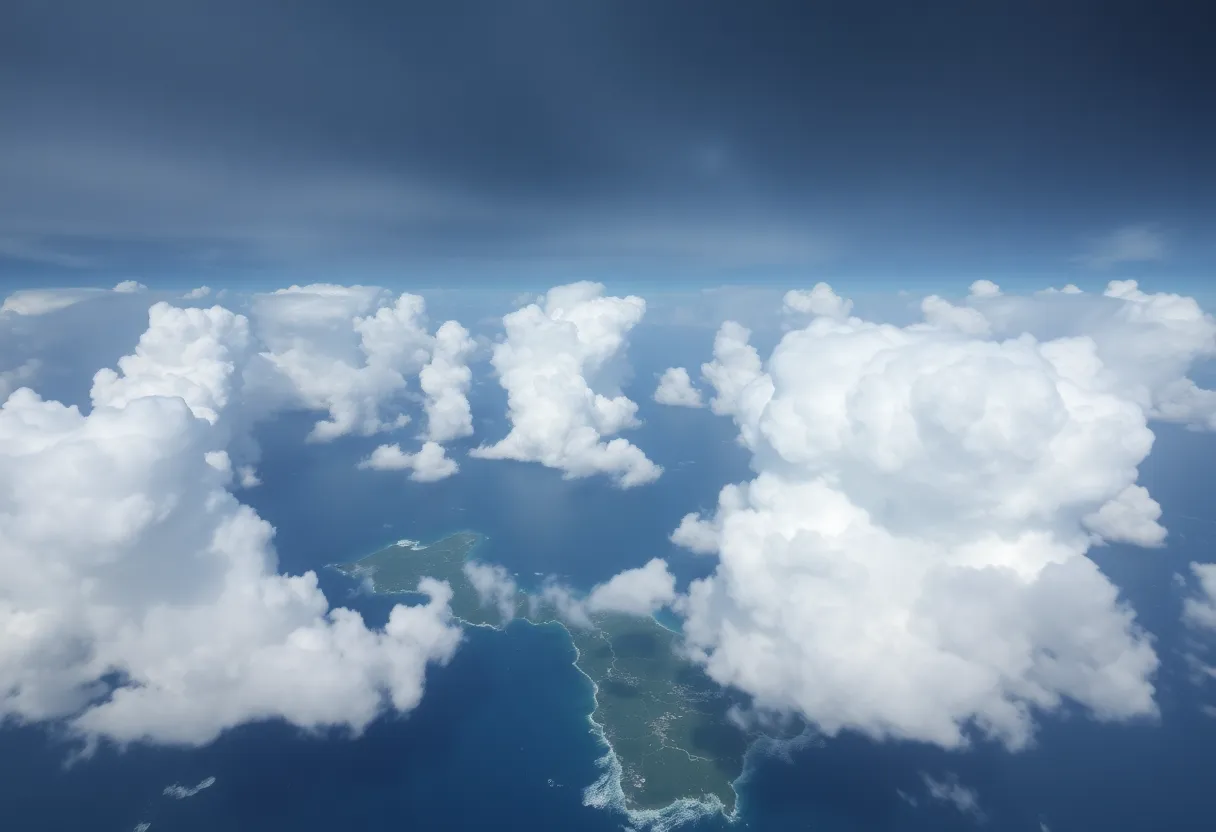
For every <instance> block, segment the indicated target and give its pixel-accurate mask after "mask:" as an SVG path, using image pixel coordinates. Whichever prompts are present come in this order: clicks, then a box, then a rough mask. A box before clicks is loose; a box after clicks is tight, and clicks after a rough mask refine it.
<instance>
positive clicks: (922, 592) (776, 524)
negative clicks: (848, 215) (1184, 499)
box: [673, 283, 1213, 748]
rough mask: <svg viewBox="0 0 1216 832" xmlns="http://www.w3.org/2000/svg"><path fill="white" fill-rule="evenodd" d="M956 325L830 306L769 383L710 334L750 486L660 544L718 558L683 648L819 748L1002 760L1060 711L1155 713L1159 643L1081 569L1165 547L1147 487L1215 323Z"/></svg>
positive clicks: (1043, 310) (1180, 315)
mask: <svg viewBox="0 0 1216 832" xmlns="http://www.w3.org/2000/svg"><path fill="white" fill-rule="evenodd" d="M939 300H940V299H939ZM941 303H942V304H946V303H947V302H946V301H942V302H941ZM951 306H952V309H945V307H944V306H943V305H938V304H930V305H929V308H928V309H926V318H927V320H926V321H925V322H923V323H918V324H913V325H911V326H908V327H896V326H891V325H885V324H878V323H872V322H868V321H863V320H860V319H857V318H848V319H845V318H842V317H840V316H839V315H838V314H837V313H836V311H835V309H833V308H828V309H826V310H825V314H822V315H817V316H815V317H814V319H813V320H811V321H810V323H809V324H808V325H807V326H806V327H805V328H803V329H799V330H795V331H792V332H788V333H787V334H786V335H785V336H784V337H783V338H782V340H781V342H780V343H779V345H778V346H777V347H776V349H775V350H774V351H773V354H772V356H771V357H770V358H769V359H768V360H767V362H761V361H760V358H759V356H758V354H757V353H756V351H755V350H754V349H753V348H752V347H751V346H750V345H749V344H748V333H747V331H746V330H745V329H744V328H742V327H740V326H738V325H735V324H731V323H727V324H725V325H723V327H722V329H721V331H720V332H719V335H718V338H717V339H716V341H715V351H714V360H713V361H712V362H710V363H709V364H706V365H705V367H704V368H703V372H704V374H705V377H706V378H707V380H709V381H710V383H711V384H713V386H714V389H715V392H716V396H715V398H714V403H713V404H714V410H715V412H718V413H722V414H726V415H730V416H731V417H732V418H733V419H734V421H735V422H736V424H737V426H738V428H739V433H740V440H741V442H743V444H744V445H745V446H746V447H747V448H748V449H749V450H750V451H751V453H752V468H753V469H754V470H755V471H756V477H755V478H754V479H753V480H752V481H750V482H747V483H742V484H737V485H730V486H727V487H726V488H724V489H723V491H722V494H721V496H720V499H719V505H718V507H717V509H716V511H715V512H713V513H712V514H711V515H710V516H707V517H700V516H697V515H690V516H689V517H686V518H684V520H683V521H682V522H681V524H680V528H679V529H677V530H676V531H675V532H674V533H673V540H675V542H677V543H680V544H682V545H686V546H688V547H689V548H692V549H694V550H697V551H703V552H707V551H709V552H712V551H716V552H717V554H718V559H719V562H718V566H717V569H716V571H715V572H714V574H713V575H712V576H710V577H709V578H707V579H705V580H702V581H695V582H693V584H692V586H691V587H690V589H689V595H688V600H687V603H686V604H683V605H681V608H682V610H683V612H684V615H685V633H686V636H687V639H688V642H689V645H690V647H691V648H692V650H693V653H694V655H695V656H696V657H697V658H699V660H700V661H702V662H703V663H704V664H705V666H706V668H707V671H708V672H709V673H710V675H711V676H712V677H713V678H715V679H716V680H717V681H719V682H720V683H722V684H727V685H733V686H735V687H737V688H739V689H741V690H743V691H745V692H747V693H749V694H751V695H752V697H753V700H754V704H755V706H756V707H757V708H758V709H760V710H762V711H777V712H786V713H789V712H792V713H797V714H801V715H802V716H804V717H806V718H807V719H809V720H810V721H811V722H813V723H814V724H816V725H817V726H818V727H819V728H820V729H821V730H823V731H825V732H826V733H829V734H830V733H835V732H838V731H841V730H846V729H849V730H856V731H860V732H863V733H865V734H868V735H870V736H873V737H894V738H901V739H912V740H919V741H924V742H930V743H935V744H938V745H942V746H945V747H955V746H959V745H962V744H965V743H966V742H967V739H968V735H969V733H970V732H972V731H975V732H978V733H981V734H985V735H987V736H989V737H992V738H994V739H996V740H998V741H1001V742H1004V743H1005V744H1006V745H1008V746H1010V747H1012V748H1018V747H1022V746H1024V745H1025V744H1026V743H1027V742H1029V741H1030V740H1031V738H1032V736H1033V730H1034V717H1035V714H1036V713H1041V712H1049V711H1052V710H1055V709H1057V708H1059V707H1060V706H1061V704H1062V703H1063V702H1064V701H1065V700H1072V701H1074V702H1076V703H1079V704H1081V705H1082V706H1084V707H1085V708H1087V709H1088V710H1089V711H1090V712H1091V713H1092V714H1093V715H1095V716H1096V717H1098V718H1100V719H1109V720H1117V719H1129V718H1135V717H1145V716H1153V715H1155V713H1156V706H1155V702H1154V687H1153V677H1154V673H1155V671H1156V668H1157V664H1158V661H1157V657H1156V654H1155V652H1154V650H1153V646H1152V643H1151V640H1150V639H1149V638H1148V636H1147V635H1146V634H1145V633H1144V632H1143V631H1142V630H1141V629H1140V628H1139V627H1138V625H1137V624H1136V622H1135V618H1134V613H1133V612H1132V610H1131V609H1130V608H1129V607H1128V606H1127V605H1126V604H1125V603H1124V602H1123V601H1122V600H1121V599H1120V598H1119V595H1118V591H1117V589H1116V588H1115V587H1114V585H1113V584H1111V583H1110V581H1109V580H1108V579H1107V578H1106V577H1105V576H1104V575H1103V574H1102V573H1101V572H1100V571H1099V570H1098V568H1097V567H1096V566H1095V565H1094V563H1093V562H1092V561H1091V560H1090V559H1089V558H1088V557H1087V556H1086V553H1087V551H1088V549H1089V547H1090V546H1092V545H1093V544H1094V543H1096V542H1101V541H1104V540H1122V541H1127V542H1131V543H1136V544H1139V545H1159V544H1160V543H1161V542H1162V541H1163V539H1164V537H1165V530H1164V529H1163V528H1162V527H1161V526H1160V525H1159V523H1158V522H1157V521H1158V519H1159V517H1160V507H1159V506H1158V505H1157V503H1156V502H1155V501H1154V500H1153V499H1152V497H1151V495H1150V494H1149V493H1148V492H1147V490H1145V489H1144V488H1143V487H1142V486H1141V485H1139V484H1138V483H1137V482H1136V480H1137V467H1138V465H1139V464H1140V463H1141V462H1142V461H1143V459H1144V458H1145V456H1146V455H1147V454H1148V452H1149V450H1150V448H1151V446H1152V442H1153V434H1152V432H1151V430H1149V428H1148V421H1149V420H1150V419H1154V418H1179V419H1181V418H1183V414H1179V413H1171V412H1170V411H1169V410H1168V409H1167V408H1166V407H1164V406H1163V402H1176V401H1177V399H1176V398H1171V395H1172V391H1174V390H1175V389H1176V387H1177V385H1178V384H1179V383H1180V380H1183V379H1185V376H1186V372H1187V371H1188V369H1189V368H1190V366H1191V364H1192V363H1193V362H1195V361H1196V360H1198V359H1200V358H1202V357H1205V356H1206V355H1208V354H1210V351H1211V349H1212V348H1213V344H1212V342H1211V339H1212V332H1213V330H1212V321H1211V318H1210V317H1209V316H1206V315H1204V314H1203V313H1202V312H1201V311H1200V310H1199V309H1198V306H1197V305H1196V304H1195V303H1194V302H1193V301H1191V300H1190V299H1186V298H1179V297H1177V296H1172V295H1149V294H1145V293H1143V292H1141V291H1140V290H1139V289H1138V287H1136V286H1135V285H1134V284H1131V285H1128V284H1126V283H1114V284H1112V285H1111V287H1110V288H1109V289H1108V291H1107V293H1106V294H1105V295H1104V296H1090V295H1080V294H1073V293H1057V294H1053V295H1037V296H1034V297H1031V298H1020V297H1011V296H1008V295H1004V294H1001V293H1000V291H999V288H998V287H996V286H995V285H991V286H985V287H983V288H982V289H981V290H980V291H978V292H977V291H975V289H974V288H973V290H972V293H971V296H970V297H969V298H968V299H967V300H966V301H965V304H964V305H963V306H959V307H953V305H951ZM957 310H966V311H963V312H958V311H957ZM977 316H982V318H983V319H984V321H986V323H987V325H986V326H982V325H980V323H979V317H977ZM1205 415H1206V414H1204V413H1194V412H1188V413H1186V414H1185V417H1186V419H1187V420H1188V421H1193V422H1200V423H1202V422H1203V421H1204V416H1205ZM883 692H889V693H883Z"/></svg>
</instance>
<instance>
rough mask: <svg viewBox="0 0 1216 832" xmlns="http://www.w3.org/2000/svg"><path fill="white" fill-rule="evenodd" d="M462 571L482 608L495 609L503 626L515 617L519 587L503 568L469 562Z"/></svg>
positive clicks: (495, 565)
mask: <svg viewBox="0 0 1216 832" xmlns="http://www.w3.org/2000/svg"><path fill="white" fill-rule="evenodd" d="M463 569H464V574H465V577H467V578H468V579H469V583H471V584H472V585H473V589H474V590H476V592H477V597H478V598H479V599H480V600H481V604H482V606H493V607H496V608H497V609H498V614H499V615H501V616H502V622H503V623H504V624H506V623H507V622H509V621H510V620H511V619H512V618H514V617H515V607H516V602H517V598H518V593H519V587H518V586H517V585H516V583H515V579H514V578H512V577H511V575H510V573H509V572H507V570H506V569H505V568H504V567H502V566H498V565H497V564H490V563H482V562H481V561H476V560H470V561H466V562H465V564H464V567H463Z"/></svg>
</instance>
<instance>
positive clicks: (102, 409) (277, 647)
mask: <svg viewBox="0 0 1216 832" xmlns="http://www.w3.org/2000/svg"><path fill="white" fill-rule="evenodd" d="M247 347H248V326H247V322H246V321H245V319H244V318H243V317H241V316H239V315H234V314H232V313H231V312H228V311H227V310H223V309H220V308H218V307H216V308H213V309H207V310H200V309H190V310H181V309H174V308H172V307H169V306H166V305H163V304H158V305H157V306H154V307H153V308H152V310H151V313H150V324H149V329H148V331H147V332H146V333H145V334H144V336H143V337H142V338H141V339H140V343H139V346H138V347H137V348H136V351H135V353H134V354H133V355H130V356H127V357H125V358H124V359H123V360H122V361H120V362H119V368H118V371H111V370H103V371H101V372H99V373H98V374H97V376H96V379H95V383H94V386H93V391H92V400H93V402H92V403H93V408H92V410H91V411H90V412H89V413H88V415H84V414H82V413H80V412H79V411H78V410H77V408H75V407H67V406H64V405H63V404H60V403H59V402H55V401H44V400H43V399H41V398H40V397H39V396H38V395H37V394H36V393H34V392H33V391H32V390H29V389H27V388H22V389H19V390H17V391H16V392H14V393H13V394H12V395H11V396H10V397H9V398H8V400H7V401H6V402H5V403H4V405H3V407H2V408H0V517H2V518H4V520H3V522H2V523H0V570H3V572H4V574H5V575H6V576H8V577H7V578H6V580H5V581H4V582H3V585H2V586H0V632H3V633H4V634H5V636H4V638H3V639H2V640H0V718H4V717H11V718H17V719H21V720H42V719H66V720H67V723H68V725H69V726H70V728H71V729H72V730H73V731H74V732H75V733H77V734H78V735H80V736H81V737H83V738H86V739H88V740H90V741H92V740H96V739H100V738H109V739H112V740H115V741H117V742H120V743H125V742H130V741H140V740H147V741H153V742H164V743H179V744H198V743H204V742H207V741H209V740H211V739H214V738H215V737H216V736H217V735H218V734H219V733H221V732H222V731H224V730H225V729H227V728H230V727H232V726H235V725H238V724H241V723H243V722H247V721H250V720H261V719H272V718H281V719H284V720H286V721H288V722H290V723H292V724H295V725H299V726H302V727H305V728H318V727H322V726H330V725H337V726H345V727H347V728H350V729H352V730H355V731H358V730H360V729H362V728H363V727H364V726H366V725H367V724H368V723H369V722H370V721H371V720H372V719H373V718H375V717H376V715H377V714H379V713H380V712H381V711H382V710H383V709H384V708H386V707H388V708H393V709H396V710H399V711H406V710H409V709H411V708H413V707H414V706H415V705H416V704H417V703H418V701H419V698H420V696H421V695H422V689H423V683H424V677H425V670H426V667H427V665H428V664H429V663H431V662H444V661H446V660H447V659H448V658H449V657H450V656H451V655H452V653H453V651H454V650H455V649H456V647H457V644H458V642H459V639H460V633H459V630H458V629H457V628H456V627H454V626H453V625H452V624H451V623H450V613H449V608H448V603H447V602H448V599H449V598H450V590H449V589H448V587H447V586H446V585H445V584H439V583H436V582H434V581H429V580H427V581H423V582H422V584H421V585H420V587H419V588H420V590H421V591H422V592H424V593H426V594H427V595H428V596H429V599H430V600H429V601H428V602H427V603H425V604H423V605H420V606H414V607H405V606H399V607H396V608H394V610H393V611H392V614H391V616H390V618H389V621H388V624H387V625H386V627H385V628H384V629H383V630H373V629H369V628H368V627H367V626H365V625H364V623H363V621H362V620H361V619H360V617H359V615H358V614H357V613H355V612H352V611H349V610H345V609H335V610H330V609H329V606H328V603H327V602H326V599H325V597H324V595H323V594H322V593H321V592H320V590H319V589H318V587H317V579H316V576H315V575H314V574H313V573H311V572H308V573H305V574H304V575H301V576H296V577H289V576H286V575H280V574H278V573H277V570H276V557H275V553H274V549H273V547H272V545H271V538H272V536H273V529H272V528H271V527H270V526H269V525H268V524H267V523H266V522H265V521H264V520H262V519H261V518H259V517H258V515H257V514H256V513H255V512H254V511H253V510H252V509H250V508H249V507H248V506H245V505H242V504H241V503H240V502H238V501H237V500H236V499H235V498H234V497H233V496H232V494H230V493H229V491H228V490H227V486H229V484H230V481H231V477H232V466H231V463H230V461H229V459H228V455H227V452H226V450H225V447H224V444H225V441H226V438H227V437H226V434H225V431H224V430H223V429H222V425H223V424H224V421H225V410H226V408H228V407H229V406H230V404H231V397H232V394H233V389H234V387H233V385H234V377H233V367H234V364H235V363H236V361H235V357H236V356H239V355H240V354H241V352H242V351H243V350H245V349H246V348H247ZM65 518H69V519H70V522H64V519H65Z"/></svg>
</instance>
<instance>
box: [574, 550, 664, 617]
mask: <svg viewBox="0 0 1216 832" xmlns="http://www.w3.org/2000/svg"><path fill="white" fill-rule="evenodd" d="M675 600H676V579H675V577H674V576H672V574H671V573H670V572H669V571H667V561H665V560H662V559H661V558H653V559H652V560H651V561H649V562H648V563H647V564H646V565H645V566H642V567H639V568H637V569H626V570H625V571H624V572H620V573H618V574H616V575H613V576H612V577H611V578H610V579H608V580H607V581H605V582H604V583H602V584H599V585H597V586H596V587H594V588H593V589H592V590H591V593H590V594H589V595H588V596H587V609H588V611H590V612H592V613H597V612H619V613H624V614H626V615H639V616H643V615H654V614H655V613H656V612H658V611H659V609H661V608H662V607H666V606H669V605H671V604H672V603H674V602H675Z"/></svg>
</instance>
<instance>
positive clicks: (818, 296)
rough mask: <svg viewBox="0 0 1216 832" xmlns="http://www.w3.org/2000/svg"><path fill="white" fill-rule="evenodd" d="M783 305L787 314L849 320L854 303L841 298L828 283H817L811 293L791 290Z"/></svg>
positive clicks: (786, 294)
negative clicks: (794, 313)
mask: <svg viewBox="0 0 1216 832" xmlns="http://www.w3.org/2000/svg"><path fill="white" fill-rule="evenodd" d="M782 305H783V307H784V309H785V311H786V312H797V313H800V314H804V315H816V316H821V317H825V318H847V317H849V313H850V312H852V311H853V301H851V300H846V299H845V298H842V297H840V295H838V294H836V292H834V291H833V290H832V287H831V286H829V285H828V284H826V283H816V284H815V285H814V286H813V287H811V290H810V291H806V290H803V289H791V290H790V291H788V292H786V293H785V298H784V299H783V301H782Z"/></svg>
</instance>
